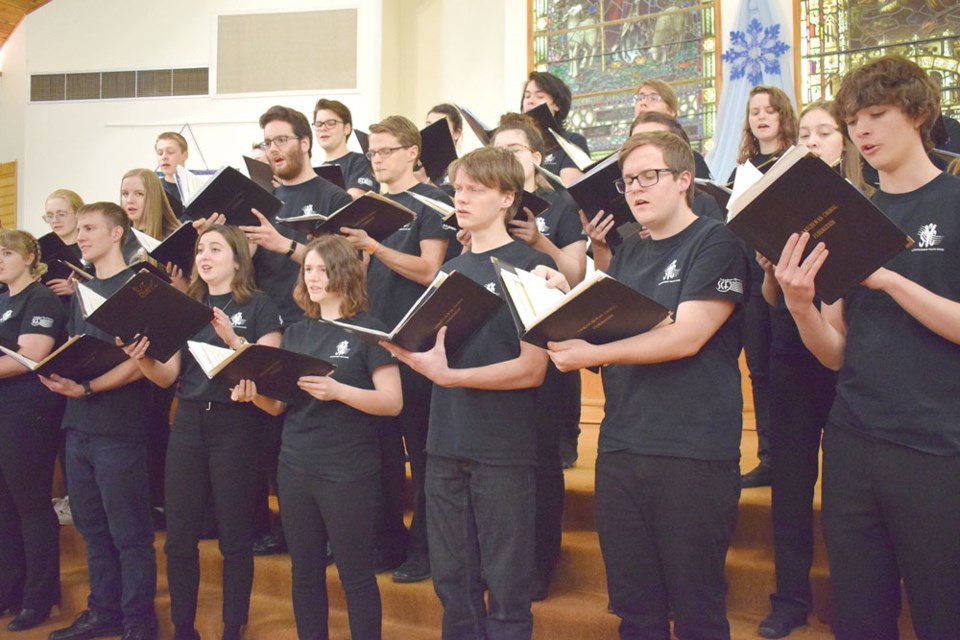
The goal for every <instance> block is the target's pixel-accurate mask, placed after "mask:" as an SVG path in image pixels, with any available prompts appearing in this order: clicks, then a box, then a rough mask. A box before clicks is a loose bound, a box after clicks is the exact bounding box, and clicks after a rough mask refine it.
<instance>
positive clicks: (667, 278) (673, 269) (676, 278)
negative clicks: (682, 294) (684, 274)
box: [658, 260, 680, 286]
mask: <svg viewBox="0 0 960 640" xmlns="http://www.w3.org/2000/svg"><path fill="white" fill-rule="evenodd" d="M672 282H680V267H678V266H677V261H676V260H674V261H673V262H671V263H670V264H668V265H667V268H666V269H664V270H663V277H662V278H660V284H670V283H672ZM658 286H659V285H658Z"/></svg>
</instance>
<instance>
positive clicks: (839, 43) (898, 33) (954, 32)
mask: <svg viewBox="0 0 960 640" xmlns="http://www.w3.org/2000/svg"><path fill="white" fill-rule="evenodd" d="M800 36H801V37H800V55H801V81H802V83H803V86H802V95H803V101H804V103H808V102H812V101H813V100H818V99H820V98H824V99H830V98H832V97H833V96H834V94H835V93H836V91H837V89H838V88H839V86H840V80H841V79H842V78H843V75H844V74H845V73H846V72H847V71H848V70H850V69H851V68H853V67H855V66H857V65H859V64H862V63H863V62H864V61H866V60H868V59H870V58H875V57H878V56H882V55H885V54H890V53H897V54H900V55H903V56H906V57H907V58H910V59H911V60H913V61H915V62H916V63H917V64H919V65H920V66H921V67H923V68H924V69H926V70H927V71H929V72H930V73H931V75H932V76H933V77H934V78H935V79H937V80H939V81H940V84H941V95H940V99H941V110H942V112H943V114H944V115H948V116H951V117H954V118H958V117H960V81H958V77H960V74H958V72H960V2H957V0H862V1H859V2H857V1H848V0H800Z"/></svg>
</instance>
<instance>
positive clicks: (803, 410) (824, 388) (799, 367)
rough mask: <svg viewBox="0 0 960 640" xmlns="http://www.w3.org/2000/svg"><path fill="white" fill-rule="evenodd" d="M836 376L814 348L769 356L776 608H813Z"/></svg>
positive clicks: (793, 612)
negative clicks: (820, 488) (816, 509)
mask: <svg viewBox="0 0 960 640" xmlns="http://www.w3.org/2000/svg"><path fill="white" fill-rule="evenodd" d="M836 381H837V375H836V373H835V372H833V371H830V370H829V369H827V368H826V367H824V366H823V365H821V364H820V363H819V362H818V361H817V359H816V358H814V357H813V356H812V355H811V354H810V353H809V352H807V353H798V354H791V355H775V356H773V357H771V358H770V396H771V407H770V414H771V417H772V421H771V426H772V429H771V432H770V436H771V437H770V441H771V442H770V445H771V454H772V455H773V457H774V458H775V459H776V461H777V462H776V464H775V465H773V467H772V468H771V482H772V493H773V549H774V561H775V565H776V573H777V592H776V593H775V594H773V595H772V596H771V597H770V599H771V603H772V605H773V611H775V612H776V613H778V614H782V615H784V616H787V617H791V618H793V617H796V618H799V617H803V616H806V615H807V614H808V613H810V609H811V606H812V604H813V602H812V596H811V592H810V567H811V566H812V565H813V491H814V487H815V485H816V484H817V476H818V475H819V472H820V458H819V456H820V438H821V435H822V433H823V427H824V425H825V424H826V423H827V415H828V414H829V413H830V407H831V406H832V405H833V397H834V390H835V387H836Z"/></svg>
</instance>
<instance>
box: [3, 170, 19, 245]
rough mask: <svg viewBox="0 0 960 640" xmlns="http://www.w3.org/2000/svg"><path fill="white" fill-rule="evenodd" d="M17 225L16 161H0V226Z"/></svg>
mask: <svg viewBox="0 0 960 640" xmlns="http://www.w3.org/2000/svg"><path fill="white" fill-rule="evenodd" d="M16 226H17V163H16V162H15V161H14V162H2V163H0V228H3V229H14V228H16Z"/></svg>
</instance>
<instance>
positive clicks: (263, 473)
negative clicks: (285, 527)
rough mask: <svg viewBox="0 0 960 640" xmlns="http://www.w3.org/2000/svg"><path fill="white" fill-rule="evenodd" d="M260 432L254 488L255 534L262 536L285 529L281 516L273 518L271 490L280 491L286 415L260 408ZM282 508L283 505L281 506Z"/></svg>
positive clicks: (257, 536)
mask: <svg viewBox="0 0 960 640" xmlns="http://www.w3.org/2000/svg"><path fill="white" fill-rule="evenodd" d="M259 420H260V434H259V444H258V445H257V449H258V450H259V451H260V455H259V457H258V459H257V468H256V470H255V471H254V473H255V477H256V485H257V486H256V489H255V490H254V493H255V496H254V511H253V535H254V537H255V538H259V537H261V536H263V535H264V534H267V533H278V532H282V528H281V523H280V520H279V519H277V520H275V521H274V520H273V514H272V512H271V511H270V491H271V489H272V490H273V491H275V492H276V491H277V460H278V459H279V457H280V434H281V432H282V429H283V417H282V416H271V415H269V414H267V413H264V412H262V411H261V412H260V416H259ZM281 509H282V507H281Z"/></svg>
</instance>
